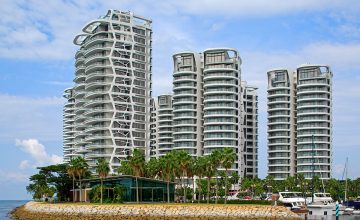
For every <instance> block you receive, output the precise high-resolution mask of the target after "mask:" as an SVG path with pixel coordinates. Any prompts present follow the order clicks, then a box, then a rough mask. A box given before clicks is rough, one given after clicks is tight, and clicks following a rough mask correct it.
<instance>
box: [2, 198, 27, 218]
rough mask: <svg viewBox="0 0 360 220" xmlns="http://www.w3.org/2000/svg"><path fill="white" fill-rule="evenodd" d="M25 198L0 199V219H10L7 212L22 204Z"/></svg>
mask: <svg viewBox="0 0 360 220" xmlns="http://www.w3.org/2000/svg"><path fill="white" fill-rule="evenodd" d="M26 202H28V201H27V200H0V220H4V219H10V217H9V216H8V214H9V212H10V211H11V210H13V209H14V208H16V207H19V206H21V205H24V204H25V203H26Z"/></svg>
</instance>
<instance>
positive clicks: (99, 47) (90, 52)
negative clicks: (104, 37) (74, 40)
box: [84, 44, 111, 57]
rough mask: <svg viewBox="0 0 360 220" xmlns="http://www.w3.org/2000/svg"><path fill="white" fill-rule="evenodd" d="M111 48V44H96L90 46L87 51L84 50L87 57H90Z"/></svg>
mask: <svg viewBox="0 0 360 220" xmlns="http://www.w3.org/2000/svg"><path fill="white" fill-rule="evenodd" d="M110 50H111V46H110V45H106V46H104V45H102V44H98V45H94V46H92V47H90V48H88V49H87V50H86V51H84V55H85V57H90V56H91V55H93V54H96V53H104V52H105V53H106V52H108V51H110Z"/></svg>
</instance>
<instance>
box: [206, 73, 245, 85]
mask: <svg viewBox="0 0 360 220" xmlns="http://www.w3.org/2000/svg"><path fill="white" fill-rule="evenodd" d="M212 79H234V80H238V79H239V78H238V77H236V76H231V75H229V74H211V75H208V74H205V75H204V82H205V84H206V81H208V80H212Z"/></svg>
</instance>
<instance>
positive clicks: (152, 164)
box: [145, 157, 160, 179]
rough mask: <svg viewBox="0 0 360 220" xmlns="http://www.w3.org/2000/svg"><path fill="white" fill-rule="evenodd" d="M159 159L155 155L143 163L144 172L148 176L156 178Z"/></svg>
mask: <svg viewBox="0 0 360 220" xmlns="http://www.w3.org/2000/svg"><path fill="white" fill-rule="evenodd" d="M159 171H160V169H159V161H158V159H156V158H155V157H152V158H150V160H149V161H148V162H146V164H145V173H146V177H148V178H153V179H154V178H156V177H157V176H158V175H159Z"/></svg>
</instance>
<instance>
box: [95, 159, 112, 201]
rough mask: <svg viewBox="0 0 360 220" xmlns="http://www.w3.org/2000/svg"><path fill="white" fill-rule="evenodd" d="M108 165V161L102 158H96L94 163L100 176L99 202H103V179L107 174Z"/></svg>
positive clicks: (108, 170)
mask: <svg viewBox="0 0 360 220" xmlns="http://www.w3.org/2000/svg"><path fill="white" fill-rule="evenodd" d="M109 172H110V167H109V162H107V161H106V160H105V159H104V158H101V159H98V161H97V163H96V173H97V174H98V175H99V178H100V184H101V188H100V192H101V196H100V203H101V204H102V203H103V180H104V179H105V178H106V177H107V176H108V175H109Z"/></svg>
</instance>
